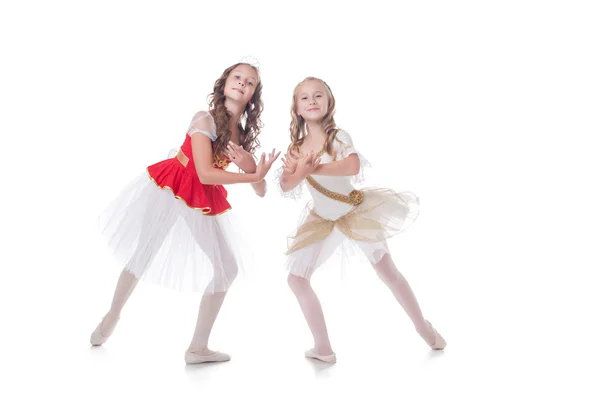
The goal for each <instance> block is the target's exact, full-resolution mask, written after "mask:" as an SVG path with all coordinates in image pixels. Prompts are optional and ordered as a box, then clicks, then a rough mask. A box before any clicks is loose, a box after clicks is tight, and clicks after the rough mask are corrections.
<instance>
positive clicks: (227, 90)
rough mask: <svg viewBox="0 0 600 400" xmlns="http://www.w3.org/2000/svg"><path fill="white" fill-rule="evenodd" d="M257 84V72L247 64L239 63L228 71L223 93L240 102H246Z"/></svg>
mask: <svg viewBox="0 0 600 400" xmlns="http://www.w3.org/2000/svg"><path fill="white" fill-rule="evenodd" d="M256 85H258V74H257V73H256V71H255V70H254V68H252V67H251V66H249V65H246V64H240V65H238V66H237V67H235V68H234V69H233V71H231V72H230V73H229V76H228V77H227V79H226V80H225V87H224V88H223V94H224V95H225V97H227V98H229V99H231V100H233V101H236V102H240V103H248V102H249V101H250V99H251V98H252V96H253V95H254V91H255V90H256Z"/></svg>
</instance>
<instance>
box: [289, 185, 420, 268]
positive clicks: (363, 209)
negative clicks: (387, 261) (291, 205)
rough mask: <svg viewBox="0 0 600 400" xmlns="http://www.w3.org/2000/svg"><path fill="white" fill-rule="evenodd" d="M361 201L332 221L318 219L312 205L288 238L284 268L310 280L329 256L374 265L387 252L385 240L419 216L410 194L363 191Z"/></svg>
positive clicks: (413, 195) (402, 229)
mask: <svg viewBox="0 0 600 400" xmlns="http://www.w3.org/2000/svg"><path fill="white" fill-rule="evenodd" d="M362 190H363V192H364V196H365V197H364V201H363V202H362V203H361V204H359V205H358V206H355V207H353V208H352V209H351V210H350V211H349V212H348V213H346V214H345V215H343V216H342V217H340V218H337V219H335V220H329V219H326V218H323V217H321V216H320V215H319V214H318V210H316V209H315V208H314V205H313V203H312V202H311V203H309V204H308V205H307V206H306V207H305V209H304V212H303V213H302V216H301V219H300V221H299V224H298V227H297V228H296V229H295V230H294V232H293V233H292V234H291V235H290V236H289V237H288V248H287V252H286V254H287V260H286V265H285V268H286V269H287V270H288V271H289V272H290V273H292V274H294V275H297V276H301V277H304V278H307V279H309V278H310V277H311V276H312V274H313V273H314V271H315V270H317V269H318V268H319V267H321V266H322V265H324V264H325V263H326V262H327V261H328V260H329V259H330V258H331V256H332V255H334V254H337V256H339V257H341V259H342V260H346V259H348V258H350V257H356V256H357V255H358V256H359V257H362V258H363V259H364V260H366V261H368V262H370V263H373V264H375V263H377V262H379V261H380V260H381V258H382V257H383V256H384V255H385V254H386V253H388V252H389V250H388V247H387V239H388V238H391V237H393V236H395V235H397V234H399V233H401V232H403V231H404V230H406V229H407V228H408V227H409V226H410V225H411V224H412V223H413V222H414V221H415V220H416V219H417V217H418V214H419V199H418V197H417V196H416V195H415V194H413V193H411V192H395V191H393V190H391V189H385V188H365V189H362Z"/></svg>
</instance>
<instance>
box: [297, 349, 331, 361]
mask: <svg viewBox="0 0 600 400" xmlns="http://www.w3.org/2000/svg"><path fill="white" fill-rule="evenodd" d="M304 355H305V356H306V357H308V358H314V359H316V360H319V361H323V362H326V363H329V364H335V363H336V362H337V359H336V357H335V353H331V354H330V355H328V356H323V355H321V354H317V353H315V352H314V351H313V349H310V350H306V352H304Z"/></svg>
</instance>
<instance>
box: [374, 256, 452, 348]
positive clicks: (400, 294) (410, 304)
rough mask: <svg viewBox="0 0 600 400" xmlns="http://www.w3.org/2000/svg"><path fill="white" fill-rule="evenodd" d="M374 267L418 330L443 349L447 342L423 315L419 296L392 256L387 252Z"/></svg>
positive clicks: (425, 338) (430, 343)
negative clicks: (416, 295)
mask: <svg viewBox="0 0 600 400" xmlns="http://www.w3.org/2000/svg"><path fill="white" fill-rule="evenodd" d="M373 268H374V269H375V272H377V275H378V276H379V278H380V279H381V280H382V281H383V282H384V283H385V284H386V286H387V287H388V288H389V289H390V291H391V292H392V294H393V295H394V297H395V298H396V300H398V303H400V305H401V306H402V308H404V311H405V312H406V314H407V315H408V316H409V318H410V319H411V321H412V323H413V325H414V326H415V329H416V331H417V332H418V333H419V335H420V336H421V337H422V338H423V340H425V342H426V343H427V344H428V345H429V346H431V347H432V348H433V349H443V348H444V347H445V346H446V342H445V341H444V339H443V338H442V336H441V335H440V334H439V333H437V331H436V330H435V329H434V328H433V327H432V326H431V324H430V323H429V321H427V320H426V319H425V318H424V317H423V313H422V312H421V308H420V307H419V303H418V301H417V298H416V297H415V295H414V293H413V291H412V289H411V287H410V285H409V284H408V281H407V280H406V278H404V276H403V275H402V274H401V273H400V271H398V268H396V265H395V264H394V261H393V260H392V257H391V255H390V254H389V253H386V254H385V255H384V256H383V257H382V258H381V260H380V261H379V262H378V263H376V264H373Z"/></svg>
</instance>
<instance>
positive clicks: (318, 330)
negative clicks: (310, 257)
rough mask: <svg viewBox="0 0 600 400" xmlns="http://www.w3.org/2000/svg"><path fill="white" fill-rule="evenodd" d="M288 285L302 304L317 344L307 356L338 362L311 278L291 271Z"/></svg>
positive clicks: (301, 306)
mask: <svg viewBox="0 0 600 400" xmlns="http://www.w3.org/2000/svg"><path fill="white" fill-rule="evenodd" d="M288 285H289V286H290V289H292V292H293V293H294V295H295V296H296V300H298V304H300V308H301V310H302V313H303V314H304V318H305V319H306V322H307V324H308V327H309V328H310V331H311V333H312V335H313V339H314V342H315V346H314V347H313V348H312V349H310V350H308V351H307V352H306V356H307V357H310V358H316V359H319V360H321V361H325V362H329V363H334V362H336V357H335V353H334V352H333V349H332V348H331V343H330V342H329V335H328V333H327V326H326V324H325V316H324V315H323V309H322V307H321V302H320V301H319V298H318V297H317V294H316V293H315V291H314V290H313V288H312V286H311V285H310V281H309V279H306V278H303V277H300V276H296V275H293V274H291V273H290V274H289V275H288Z"/></svg>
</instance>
